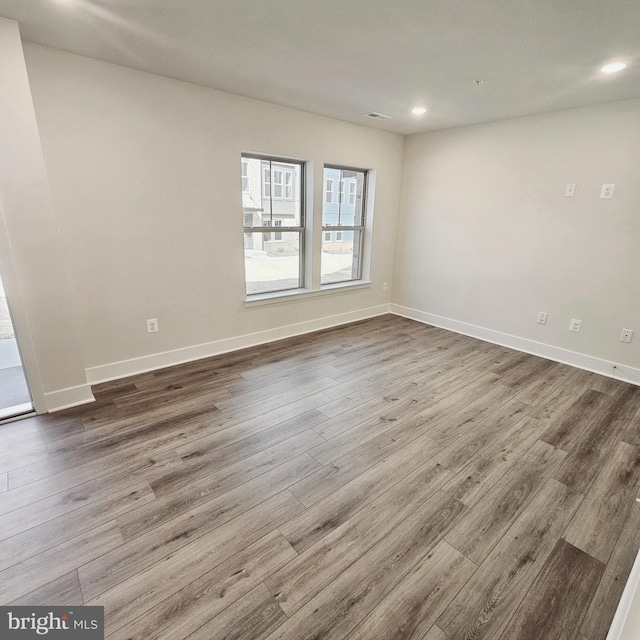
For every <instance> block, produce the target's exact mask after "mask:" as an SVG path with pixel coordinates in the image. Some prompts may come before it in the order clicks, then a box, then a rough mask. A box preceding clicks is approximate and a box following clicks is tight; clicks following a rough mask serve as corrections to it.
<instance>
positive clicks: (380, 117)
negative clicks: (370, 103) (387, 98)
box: [365, 111, 391, 120]
mask: <svg viewBox="0 0 640 640" xmlns="http://www.w3.org/2000/svg"><path fill="white" fill-rule="evenodd" d="M365 115H366V116H367V118H374V119H375V120H391V116H386V115H385V114H384V113H378V112H377V111H372V112H371V113H367V114H365Z"/></svg>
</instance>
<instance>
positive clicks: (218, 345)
mask: <svg viewBox="0 0 640 640" xmlns="http://www.w3.org/2000/svg"><path fill="white" fill-rule="evenodd" d="M385 313H389V305H387V304H383V305H379V306H377V307H369V308H368V309H359V310H358V311H351V312H349V313H341V314H339V315H335V316H328V317H325V318H318V319H315V320H308V321H306V322H299V323H296V324H290V325H286V326H284V327H278V328H276V329H269V330H267V331H258V332H257V333H250V334H246V335H243V336H238V337H235V338H226V339H224V340H216V341H214V342H207V343H205V344H198V345H194V346H192V347H184V348H182V349H175V350H172V351H163V352H162V353H154V354H152V355H149V356H143V357H141V358H132V359H131V360H122V361H120V362H112V363H110V364H105V365H100V366H97V367H90V368H88V369H87V370H86V373H87V380H88V382H89V384H98V383H100V382H108V381H109V380H117V379H119V378H125V377H127V376H132V375H136V374H139V373H146V372H147V371H155V370H157V369H163V368H164V367H171V366H174V365H177V364H183V363H185V362H193V361H194V360H200V359H202V358H210V357H211V356H217V355H220V354H222V353H228V352H230V351H237V350H238V349H246V348H247V347H255V346H257V345H260V344H265V343H268V342H275V341H276V340H282V339H283V338H292V337H294V336H299V335H301V334H305V333H311V332H312V331H319V330H321V329H329V328H331V327H336V326H339V325H341V324H348V323H349V322H357V321H358V320H366V319H367V318H373V317H375V316H381V315H384V314H385Z"/></svg>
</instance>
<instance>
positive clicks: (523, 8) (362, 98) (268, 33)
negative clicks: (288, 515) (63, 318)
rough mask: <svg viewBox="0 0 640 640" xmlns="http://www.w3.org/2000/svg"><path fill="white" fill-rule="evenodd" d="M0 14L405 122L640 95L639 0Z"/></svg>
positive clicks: (88, 43)
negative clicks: (617, 68) (612, 69)
mask: <svg viewBox="0 0 640 640" xmlns="http://www.w3.org/2000/svg"><path fill="white" fill-rule="evenodd" d="M0 16H4V17H7V18H13V19H15V20H17V21H18V22H19V23H20V30H21V33H22V37H23V40H25V41H28V42H33V43H37V44H41V45H46V46H50V47H54V48H57V49H62V50H65V51H70V52H73V53H77V54H81V55H84V56H89V57H91V58H97V59H99V60H105V61H107V62H113V63H116V64H120V65H124V66H127V67H132V68H135V69H141V70H144V71H150V72H153V73H158V74H161V75H165V76H169V77H172V78H178V79H181V80H186V81H189V82H195V83H197V84H201V85H205V86H209V87H213V88H216V89H222V90H225V91H231V92H233V93H238V94H241V95H245V96H250V97H253V98H258V99H261V100H267V101H269V102H274V103H277V104H283V105H288V106H292V107H297V108H299V109H304V110H306V111H312V112H314V113H319V114H323V115H327V116H331V117H335V118H340V119H342V120H348V121H351V122H357V123H361V124H366V125H370V126H374V127H379V128H383V129H387V130H390V131H397V132H400V133H415V132H418V131H426V130H432V129H442V128H447V127H454V126H460V125H465V124H472V123H476V122H486V121H492V120H500V119H504V118H511V117H516V116H523V115H528V114H533V113H542V112H547V111H555V110H559V109H567V108H571V107H579V106H585V105H589V104H597V103H603V102H611V101H616V100H625V99H629V98H637V97H640V2H639V1H638V0H607V1H606V2H605V1H604V0H597V1H594V0H531V1H530V2H524V1H523V0H508V1H505V0H484V1H483V2H478V1H474V0H396V1H395V2H393V3H391V2H383V1H382V0H315V1H311V0H128V1H126V0H0ZM618 59H621V60H624V61H625V62H627V63H628V64H629V67H628V68H627V69H626V70H625V71H623V72H621V73H619V74H614V75H609V76H607V75H604V74H601V73H600V72H599V68H600V67H601V66H602V65H603V64H604V63H605V62H607V61H611V60H618ZM634 63H636V64H634ZM478 79H480V80H483V82H482V84H480V85H479V86H476V85H474V83H473V81H474V80H478ZM418 104H421V105H422V104H423V105H425V106H427V107H428V109H429V112H428V114H427V115H426V116H422V117H420V118H418V117H416V116H413V115H412V114H411V113H410V109H411V107H413V106H415V105H418ZM370 111H377V112H381V113H384V114H387V115H389V116H391V117H392V119H391V120H386V121H372V120H370V119H369V118H366V117H365V115H364V114H365V113H367V112H370Z"/></svg>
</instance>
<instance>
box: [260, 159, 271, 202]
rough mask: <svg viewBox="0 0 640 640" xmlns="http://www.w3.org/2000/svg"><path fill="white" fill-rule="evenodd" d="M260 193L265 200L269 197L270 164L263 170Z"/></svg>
mask: <svg viewBox="0 0 640 640" xmlns="http://www.w3.org/2000/svg"><path fill="white" fill-rule="evenodd" d="M262 193H263V194H264V197H265V198H270V197H271V164H269V167H266V168H263V173H262Z"/></svg>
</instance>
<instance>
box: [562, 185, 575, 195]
mask: <svg viewBox="0 0 640 640" xmlns="http://www.w3.org/2000/svg"><path fill="white" fill-rule="evenodd" d="M575 195H576V185H575V184H573V183H571V184H568V185H567V187H566V189H565V190H564V197H565V198H573V196H575Z"/></svg>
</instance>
